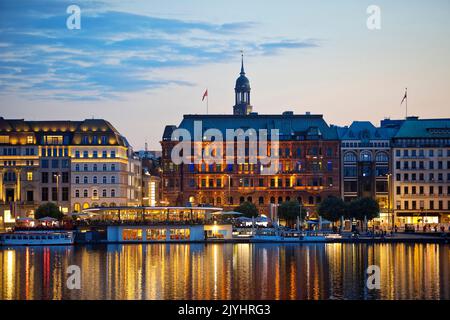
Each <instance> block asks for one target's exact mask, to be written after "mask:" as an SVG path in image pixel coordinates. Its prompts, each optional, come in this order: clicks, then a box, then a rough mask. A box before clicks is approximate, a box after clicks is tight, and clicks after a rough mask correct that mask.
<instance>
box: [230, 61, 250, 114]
mask: <svg viewBox="0 0 450 320" xmlns="http://www.w3.org/2000/svg"><path fill="white" fill-rule="evenodd" d="M241 59H242V60H241V73H240V75H239V78H237V80H236V86H235V87H234V92H235V105H234V107H233V114H234V115H248V114H250V113H251V112H252V106H251V105H250V90H251V89H250V81H249V80H248V78H247V77H246V76H245V71H244V54H242V55H241Z"/></svg>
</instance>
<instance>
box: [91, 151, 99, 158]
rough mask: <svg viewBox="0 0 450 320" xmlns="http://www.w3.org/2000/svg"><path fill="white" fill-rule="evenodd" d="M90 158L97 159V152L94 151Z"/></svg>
mask: <svg viewBox="0 0 450 320" xmlns="http://www.w3.org/2000/svg"><path fill="white" fill-rule="evenodd" d="M92 157H93V158H98V152H97V151H96V150H95V151H94V152H92Z"/></svg>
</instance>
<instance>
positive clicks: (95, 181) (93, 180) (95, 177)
mask: <svg viewBox="0 0 450 320" xmlns="http://www.w3.org/2000/svg"><path fill="white" fill-rule="evenodd" d="M92 183H95V184H96V183H97V176H94V177H93V178H92Z"/></svg>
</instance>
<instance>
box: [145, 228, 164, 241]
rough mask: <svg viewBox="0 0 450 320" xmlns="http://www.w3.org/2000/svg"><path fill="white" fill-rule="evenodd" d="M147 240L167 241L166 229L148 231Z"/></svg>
mask: <svg viewBox="0 0 450 320" xmlns="http://www.w3.org/2000/svg"><path fill="white" fill-rule="evenodd" d="M147 240H153V241H161V240H166V229H147Z"/></svg>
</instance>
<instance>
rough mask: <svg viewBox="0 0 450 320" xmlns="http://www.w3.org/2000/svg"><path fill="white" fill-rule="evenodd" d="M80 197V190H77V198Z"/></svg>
mask: <svg viewBox="0 0 450 320" xmlns="http://www.w3.org/2000/svg"><path fill="white" fill-rule="evenodd" d="M79 197H80V190H78V189H77V190H75V198H79Z"/></svg>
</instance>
